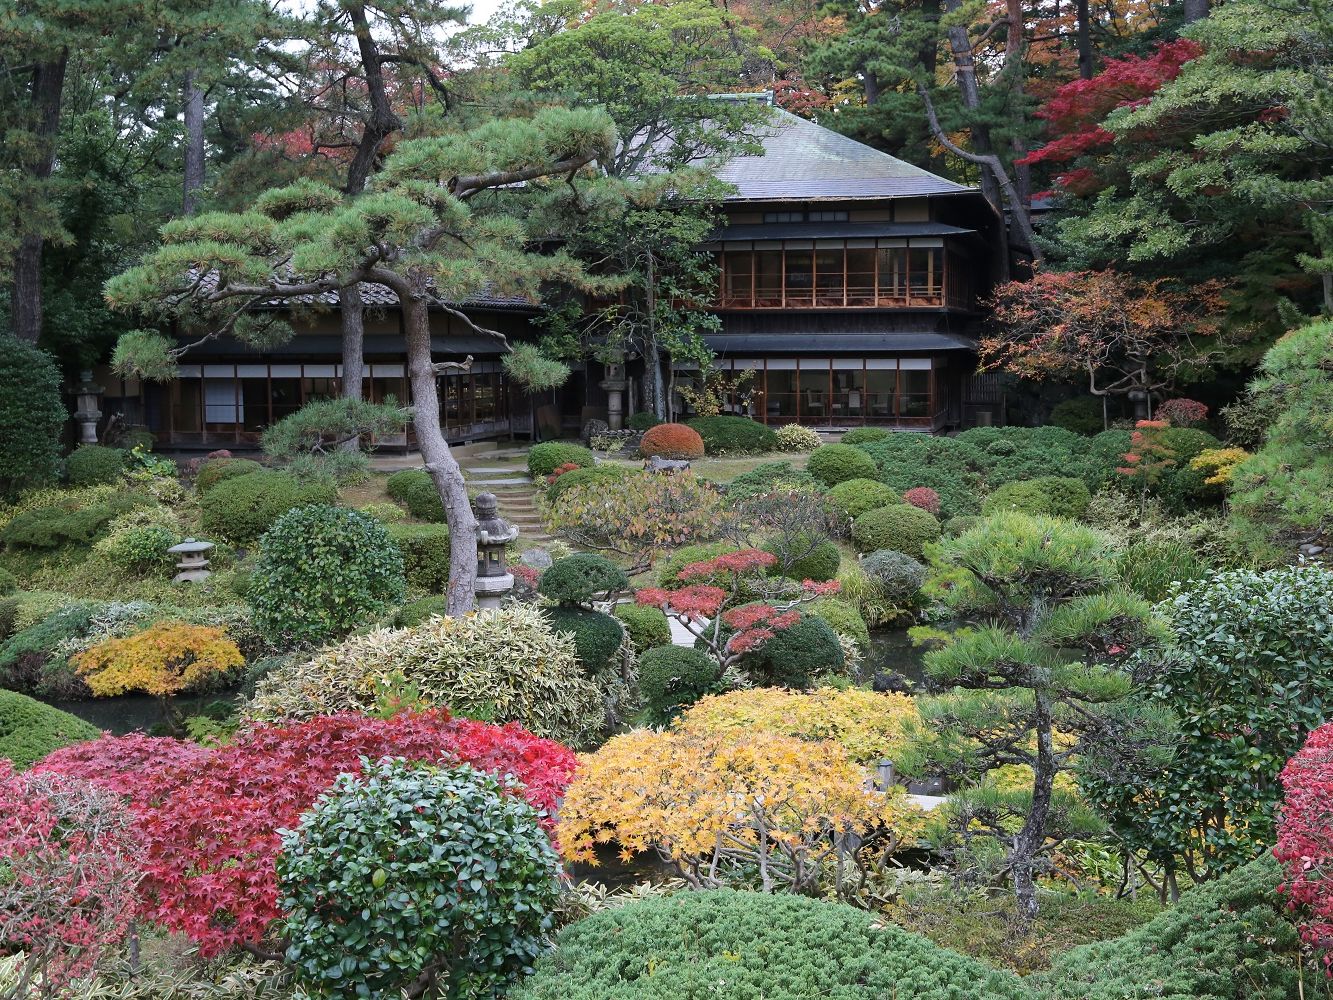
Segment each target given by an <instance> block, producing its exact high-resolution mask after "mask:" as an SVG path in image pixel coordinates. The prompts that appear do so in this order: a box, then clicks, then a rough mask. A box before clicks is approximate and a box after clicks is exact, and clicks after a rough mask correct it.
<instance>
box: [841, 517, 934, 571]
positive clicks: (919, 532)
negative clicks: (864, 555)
mask: <svg viewBox="0 0 1333 1000" xmlns="http://www.w3.org/2000/svg"><path fill="white" fill-rule="evenodd" d="M939 537H940V522H939V521H938V520H936V518H935V516H934V515H932V514H929V513H927V512H926V511H924V510H921V509H920V508H919V507H913V506H911V505H910V504H905V503H903V504H895V505H894V506H892V507H881V508H880V509H879V510H872V511H868V512H867V513H865V514H862V515H861V516H860V517H858V518H857V519H856V521H855V523H854V524H853V525H852V541H853V542H854V543H855V544H856V548H857V551H858V552H874V551H875V550H876V549H893V550H894V551H895V552H903V553H906V554H907V555H909V556H911V557H912V558H913V559H920V558H921V556H922V548H923V546H925V544H926V543H927V542H935V541H939Z"/></svg>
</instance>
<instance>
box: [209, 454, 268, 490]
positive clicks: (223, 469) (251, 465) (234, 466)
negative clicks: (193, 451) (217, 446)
mask: <svg viewBox="0 0 1333 1000" xmlns="http://www.w3.org/2000/svg"><path fill="white" fill-rule="evenodd" d="M263 468H264V467H263V466H262V465H260V464H259V463H258V462H256V461H254V460H253V459H249V458H210V459H208V461H206V462H204V464H203V465H201V466H199V471H198V472H197V473H195V476H194V488H195V489H196V490H198V491H199V492H200V493H207V492H208V491H209V490H211V489H212V488H213V487H214V486H216V485H217V484H218V483H220V482H222V481H223V480H226V479H235V478H236V477H237V476H244V475H248V474H249V473H251V472H260V471H261V470H263Z"/></svg>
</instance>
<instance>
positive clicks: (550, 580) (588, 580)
mask: <svg viewBox="0 0 1333 1000" xmlns="http://www.w3.org/2000/svg"><path fill="white" fill-rule="evenodd" d="M628 589H629V577H627V576H626V575H625V571H624V570H622V569H621V568H620V567H619V566H617V565H616V564H615V563H613V562H612V561H611V560H610V559H607V558H606V557H605V556H599V555H596V554H595V553H592V552H578V553H575V554H574V555H572V556H566V557H565V558H564V559H557V560H556V561H555V563H554V564H553V565H552V566H551V568H550V569H548V570H547V571H546V572H545V573H543V574H542V578H541V583H539V584H538V585H537V593H539V594H541V596H542V597H545V598H546V599H547V600H548V601H551V602H552V603H554V604H566V605H579V604H591V603H592V602H593V601H598V600H609V599H613V598H614V596H615V595H616V594H618V593H620V592H621V591H624V590H628Z"/></svg>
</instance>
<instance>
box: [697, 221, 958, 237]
mask: <svg viewBox="0 0 1333 1000" xmlns="http://www.w3.org/2000/svg"><path fill="white" fill-rule="evenodd" d="M974 232H976V230H975V229H963V228H962V227H960V226H950V225H948V224H946V223H943V222H772V223H757V222H747V223H740V224H736V225H730V226H724V227H723V228H722V229H721V230H719V231H718V233H717V235H716V236H714V237H713V239H714V241H724V242H725V241H731V240H822V239H856V238H858V237H861V238H868V237H876V236H962V235H964V234H966V233H974Z"/></svg>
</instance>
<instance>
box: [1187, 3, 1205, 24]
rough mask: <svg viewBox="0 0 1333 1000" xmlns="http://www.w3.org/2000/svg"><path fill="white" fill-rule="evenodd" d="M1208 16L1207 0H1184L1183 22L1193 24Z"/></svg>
mask: <svg viewBox="0 0 1333 1000" xmlns="http://www.w3.org/2000/svg"><path fill="white" fill-rule="evenodd" d="M1207 16H1208V0H1185V23H1186V24H1193V23H1194V22H1195V21H1202V20H1203V19H1204V18H1205V17H1207Z"/></svg>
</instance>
